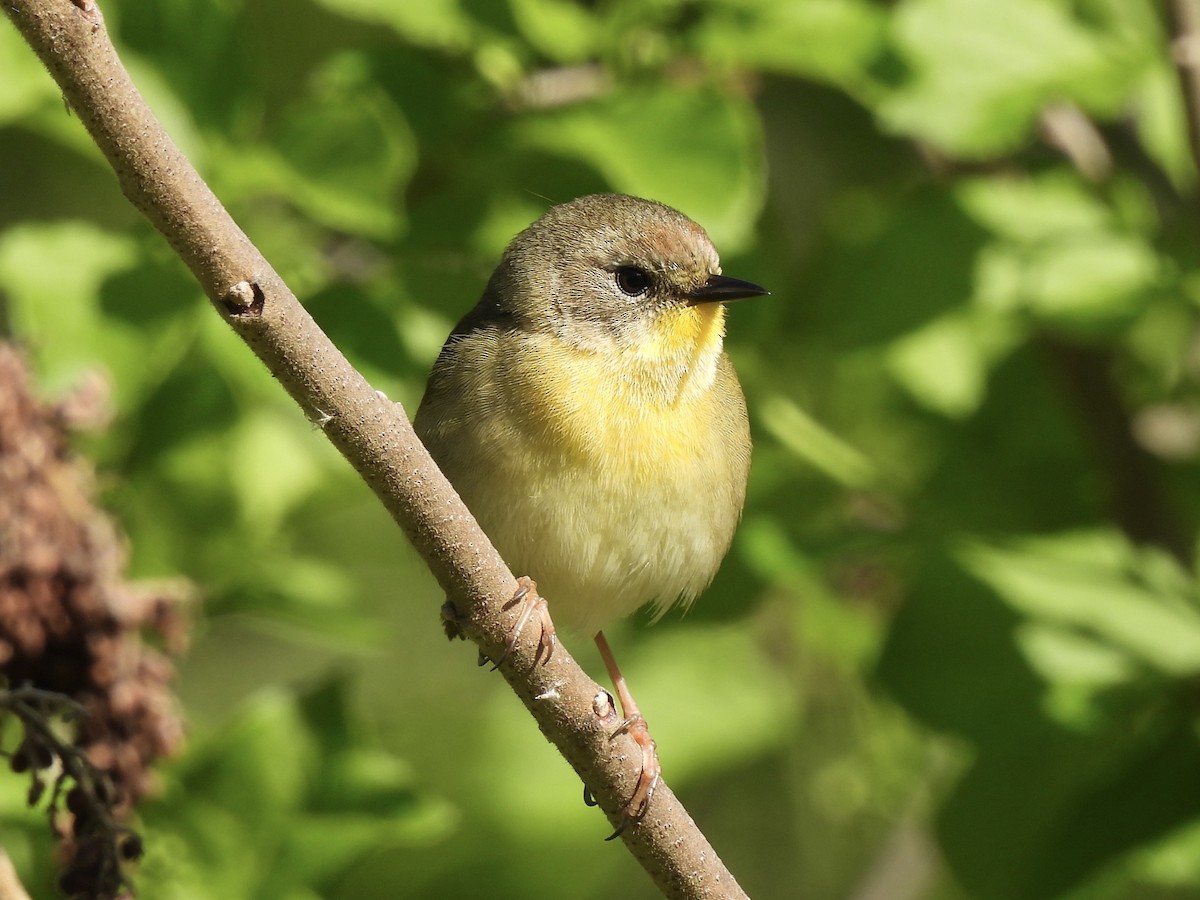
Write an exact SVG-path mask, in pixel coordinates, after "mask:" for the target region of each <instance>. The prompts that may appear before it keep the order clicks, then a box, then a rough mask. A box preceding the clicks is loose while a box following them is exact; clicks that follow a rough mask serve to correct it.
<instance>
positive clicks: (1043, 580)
mask: <svg viewBox="0 0 1200 900" xmlns="http://www.w3.org/2000/svg"><path fill="white" fill-rule="evenodd" d="M962 559H963V561H964V564H965V565H966V567H967V569H968V570H969V571H971V572H972V573H974V574H975V575H976V576H977V577H979V578H981V579H982V580H983V581H985V582H986V583H987V584H989V585H990V586H991V587H992V588H993V589H994V590H995V591H996V593H997V595H998V597H1000V598H1001V599H1002V600H1003V601H1004V602H1005V603H1007V604H1009V605H1010V606H1012V608H1013V609H1014V610H1017V611H1018V612H1020V613H1023V614H1024V615H1028V616H1031V617H1036V618H1038V619H1041V620H1045V621H1048V622H1052V623H1055V624H1058V625H1060V626H1068V627H1071V628H1074V629H1077V630H1079V631H1080V632H1081V633H1083V634H1087V635H1092V636H1094V637H1095V638H1097V639H1099V640H1101V641H1103V642H1104V643H1106V644H1108V645H1109V646H1111V647H1115V648H1121V649H1124V650H1125V651H1127V652H1128V653H1130V654H1131V655H1132V656H1133V657H1135V658H1136V659H1139V660H1141V661H1142V662H1143V663H1144V664H1146V665H1149V666H1152V667H1153V668H1155V669H1157V670H1158V671H1160V672H1162V673H1163V674H1166V675H1172V676H1176V677H1183V676H1188V675H1194V674H1196V673H1198V672H1200V597H1198V596H1197V594H1196V591H1195V589H1194V588H1193V589H1192V591H1191V592H1190V596H1188V597H1186V598H1179V597H1178V596H1176V595H1173V594H1171V593H1167V594H1164V593H1162V592H1161V591H1159V590H1152V589H1150V588H1149V587H1148V586H1146V585H1145V584H1143V582H1142V579H1141V578H1140V577H1139V576H1138V569H1139V568H1140V567H1141V561H1140V560H1139V557H1138V555H1137V553H1136V552H1134V551H1133V550H1132V548H1130V546H1129V545H1128V544H1127V543H1126V541H1125V540H1124V538H1122V537H1121V536H1119V535H1117V534H1114V533H1111V532H1085V533H1080V534H1068V535H1062V536H1056V537H1053V538H1040V539H1028V540H1024V541H1020V542H1014V543H1012V544H1010V545H1008V546H998V547H997V546H988V545H984V544H973V545H969V546H967V547H966V548H965V549H964V550H963V553H962Z"/></svg>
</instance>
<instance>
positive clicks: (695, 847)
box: [4, 0, 745, 898]
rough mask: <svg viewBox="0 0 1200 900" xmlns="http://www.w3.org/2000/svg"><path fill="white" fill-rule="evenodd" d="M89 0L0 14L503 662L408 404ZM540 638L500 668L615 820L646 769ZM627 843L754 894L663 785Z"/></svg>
mask: <svg viewBox="0 0 1200 900" xmlns="http://www.w3.org/2000/svg"><path fill="white" fill-rule="evenodd" d="M88 3H89V6H90V10H91V11H90V12H89V13H88V14H85V13H84V12H82V11H81V10H80V9H79V8H77V6H76V5H73V3H72V2H70V0H7V2H6V3H5V4H4V12H5V14H6V15H7V16H8V17H9V18H10V19H11V20H12V21H13V23H14V24H15V25H16V26H17V28H18V30H19V31H20V32H21V33H22V34H23V35H24V37H25V39H26V40H27V41H28V42H29V44H30V45H31V46H32V47H33V49H34V52H35V53H37V55H38V56H39V57H40V58H41V60H42V62H43V63H44V64H45V66H46V67H47V69H49V71H50V73H51V74H52V75H53V77H54V79H55V81H56V82H57V83H58V85H59V87H60V89H61V90H62V92H63V95H64V96H65V97H66V99H67V102H68V104H69V105H70V107H71V109H72V111H74V112H75V113H76V114H77V115H78V116H79V119H80V121H81V122H82V123H83V124H84V126H85V127H86V128H87V130H88V131H89V133H90V134H91V136H92V138H93V140H95V142H96V144H97V146H98V147H99V148H100V150H101V152H102V153H103V154H104V155H105V157H106V158H107V159H108V161H109V164H110V165H111V166H112V167H113V170H114V171H115V172H116V174H117V178H118V180H119V182H120V184H121V189H122V191H123V192H124V193H125V196H126V197H128V198H129V200H130V201H131V202H132V203H133V204H134V205H135V206H136V207H137V208H138V209H140V210H141V211H142V212H143V213H144V214H145V215H146V217H147V218H148V219H149V220H150V222H151V223H152V224H153V225H154V226H155V227H156V228H157V229H158V230H159V231H160V232H162V234H163V235H164V236H165V237H166V238H167V240H168V241H169V242H170V244H171V246H172V247H173V248H174V249H175V251H176V252H177V253H178V254H179V256H180V258H181V259H182V260H183V261H184V263H185V264H186V265H187V266H188V268H189V269H191V271H192V273H193V275H195V277H196V279H197V281H199V282H200V285H201V286H202V288H203V289H204V291H205V293H206V294H207V295H208V297H209V299H210V300H211V301H212V303H213V305H214V306H215V307H216V309H217V311H218V312H219V313H220V314H221V316H222V318H223V319H224V320H225V321H226V322H228V323H229V325H230V326H231V327H232V328H233V329H234V331H235V332H237V334H238V335H240V336H241V337H242V338H243V340H245V341H246V343H247V344H248V345H249V346H250V347H251V349H252V350H253V351H254V352H255V353H256V354H257V355H258V357H259V358H260V359H261V360H262V361H263V362H264V363H265V364H266V366H267V368H268V369H270V371H271V372H272V374H274V375H275V377H276V378H277V379H279V381H280V383H281V384H282V385H283V387H284V388H285V389H286V390H287V391H288V393H289V394H290V395H291V396H292V398H293V399H294V400H295V401H296V402H297V403H298V404H299V405H300V407H301V409H303V410H304V411H305V413H306V414H307V415H308V416H309V417H310V418H311V419H313V420H314V421H318V422H319V423H320V425H321V430H322V431H323V432H324V433H325V435H326V437H328V438H329V440H330V441H331V442H332V443H333V444H334V446H336V447H337V448H338V450H339V451H340V452H341V453H342V455H343V456H345V457H346V459H347V460H348V461H349V462H350V463H351V465H353V466H354V468H355V469H356V470H357V471H358V472H359V474H360V475H361V476H362V477H363V479H364V480H365V481H366V482H367V484H368V485H369V486H370V487H371V489H372V490H374V491H375V493H376V495H377V496H378V497H379V499H380V500H381V501H382V502H383V503H384V505H385V506H386V507H387V509H388V510H389V512H391V514H392V516H393V518H395V520H396V521H397V523H399V525H400V526H401V528H403V529H404V532H405V533H406V534H407V535H408V537H409V539H410V540H411V541H412V542H413V544H414V545H415V546H416V548H417V550H418V552H420V553H421V555H422V557H423V558H424V559H425V561H426V563H427V564H428V565H429V567H430V569H431V571H432V572H433V574H434V575H435V577H436V578H437V579H438V581H439V582H440V584H441V585H442V587H443V589H444V590H445V591H446V593H447V595H448V596H449V597H450V599H451V600H452V601H453V602H454V605H455V608H456V609H457V611H458V613H459V615H460V620H459V624H460V625H461V626H462V628H463V630H464V631H465V633H466V636H467V637H469V638H470V639H471V640H472V641H474V642H475V643H476V644H478V645H479V647H480V649H481V651H482V652H483V653H484V654H485V655H486V656H488V657H489V658H491V659H499V658H501V654H502V653H503V652H504V648H505V645H506V643H507V640H508V636H509V628H510V627H511V625H512V616H511V614H510V613H507V612H505V611H504V609H503V606H504V604H505V602H506V601H507V600H508V599H509V598H510V597H512V595H513V593H514V591H515V590H516V580H515V579H514V578H513V575H512V573H511V572H509V570H508V568H507V567H506V566H505V565H504V563H503V561H502V560H501V559H500V557H499V556H498V555H497V553H496V551H495V549H494V548H493V547H492V546H491V544H490V542H489V541H488V540H487V538H486V537H485V536H484V534H483V532H482V531H480V529H479V526H478V525H476V523H475V521H474V519H473V518H472V517H471V515H470V513H468V512H467V509H466V507H465V506H464V505H463V504H462V501H461V500H459V498H458V496H457V494H455V493H454V491H453V489H452V488H451V487H450V485H449V483H448V482H447V481H446V479H445V478H444V477H443V476H442V474H441V473H440V472H439V471H438V470H437V468H436V466H435V465H434V464H433V461H432V460H431V459H430V457H429V454H428V453H427V452H426V451H425V449H424V447H422V446H421V444H420V442H419V441H418V440H417V438H416V435H415V434H414V433H413V431H412V427H411V426H410V425H409V423H408V418H407V416H405V414H404V411H403V410H402V409H401V408H400V407H399V406H398V405H397V404H394V403H390V402H388V401H386V400H385V399H383V398H381V397H380V396H378V395H377V394H376V393H375V391H374V390H373V389H372V388H371V386H370V385H369V384H368V383H367V382H366V381H365V380H364V379H363V378H362V376H361V375H359V373H358V372H356V371H355V370H354V369H353V368H352V367H351V366H350V364H349V363H348V362H346V360H345V358H344V357H343V356H342V355H341V354H340V353H339V352H338V351H337V349H336V348H335V347H334V346H333V344H332V343H331V342H330V341H329V339H328V338H327V337H326V336H325V334H324V333H322V332H321V330H320V329H319V328H318V327H317V325H316V323H315V322H314V321H313V320H312V317H311V316H309V314H308V313H307V312H306V311H305V309H304V308H303V306H301V305H300V303H299V302H298V301H297V300H296V298H295V296H294V295H293V294H292V293H291V291H290V290H288V288H287V286H286V285H285V284H284V283H283V281H282V279H281V278H280V277H279V275H278V274H277V273H276V272H275V271H274V270H273V269H272V268H271V266H270V265H269V264H268V262H267V261H266V259H265V258H263V256H262V255H261V254H260V253H259V252H258V250H257V249H256V248H255V247H254V245H253V244H252V243H251V242H250V240H249V239H248V238H247V237H246V235H245V234H243V233H242V231H241V230H240V229H239V228H238V226H237V225H236V224H235V223H234V222H233V220H232V219H231V218H230V217H229V215H228V213H227V212H226V211H225V209H224V208H223V207H222V206H221V204H220V202H219V201H218V200H217V199H216V197H215V196H214V195H213V194H212V192H211V191H210V190H209V188H208V186H207V185H206V184H205V183H204V181H203V180H202V179H201V178H200V176H199V175H198V174H197V173H196V171H195V170H194V169H193V168H192V166H191V165H190V164H189V163H188V161H187V159H186V158H185V157H184V156H183V154H182V153H181V152H180V151H179V149H178V148H177V147H176V146H175V144H174V143H173V142H172V141H171V139H170V138H169V137H168V136H167V135H166V133H165V132H164V131H163V129H162V126H161V125H160V124H159V123H158V121H157V120H156V119H155V117H154V115H153V114H152V113H151V112H150V110H149V108H148V107H147V106H146V104H145V102H144V100H143V99H142V97H141V95H140V94H139V93H138V91H137V89H136V88H135V87H134V85H133V83H132V81H131V80H130V78H129V75H128V73H127V72H126V71H125V69H124V67H123V66H122V65H121V63H120V60H119V59H118V58H117V55H116V51H115V50H114V49H113V47H112V44H111V43H110V41H109V39H108V35H107V33H106V30H105V28H104V25H103V22H102V20H101V19H100V17H99V15H98V12H97V11H96V10H95V6H94V4H91V3H90V0H88ZM93 13H95V14H93ZM529 574H531V575H533V576H535V577H536V575H537V573H536V572H532V573H529ZM433 622H434V618H433V615H432V611H431V615H430V623H431V625H432V624H433ZM537 637H538V636H537V635H535V634H527V635H524V636H523V639H522V640H521V641H520V642H519V643H518V646H517V647H516V648H515V649H514V650H513V652H512V653H510V654H509V655H508V657H507V658H506V659H505V662H504V664H503V665H502V666H500V672H501V674H502V675H503V676H504V678H505V679H506V680H507V681H508V683H509V684H510V685H511V686H512V688H513V690H514V691H515V692H516V694H517V696H518V697H519V698H520V699H521V700H522V702H523V703H524V704H525V706H526V707H527V708H528V709H529V710H530V712H531V713H532V714H533V716H534V718H535V719H537V722H538V725H539V727H540V728H541V730H542V732H543V734H545V735H546V737H547V738H548V739H549V740H550V741H551V742H552V743H553V744H554V745H555V746H556V747H557V748H558V750H559V751H560V752H561V753H562V754H563V756H564V757H566V759H567V760H568V762H570V763H571V765H572V766H573V767H574V769H575V771H576V772H578V773H579V775H580V777H581V778H582V779H583V781H584V783H585V785H586V786H587V788H588V790H589V792H590V793H591V794H592V796H594V797H595V798H596V800H597V801H598V802H599V805H600V807H601V808H602V809H603V810H604V812H605V814H606V815H607V816H608V818H609V821H610V822H611V823H612V824H613V825H614V826H615V825H616V824H617V823H619V822H620V821H621V815H622V811H623V810H624V807H625V804H626V802H627V801H628V799H629V796H630V794H631V792H632V790H633V787H634V783H635V781H636V779H637V775H638V772H637V768H636V762H635V761H636V760H638V759H640V758H641V756H640V752H639V751H638V750H637V748H636V746H635V745H634V743H633V740H632V738H629V737H628V736H627V735H621V736H619V737H618V738H616V739H614V740H610V734H611V732H612V730H613V728H614V727H615V726H616V724H618V723H616V722H615V721H613V720H615V714H614V715H611V716H607V717H602V716H601V715H600V714H599V712H598V711H600V710H606V711H607V712H608V713H611V712H612V710H611V704H594V700H595V699H596V697H597V695H598V694H599V692H600V690H601V689H600V687H599V686H598V685H597V684H596V683H595V682H594V681H592V679H590V678H589V677H588V676H587V675H586V674H585V673H584V672H583V670H582V669H580V668H579V666H578V665H577V664H576V663H575V661H574V660H573V659H572V658H571V656H570V654H569V653H567V652H566V650H565V648H562V647H559V649H558V650H557V651H556V652H555V653H554V655H553V656H552V657H551V658H550V659H549V660H544V659H543V660H541V661H540V663H539V662H538V661H537V660H536V656H535V654H536V650H537V643H538V641H537ZM514 774H516V773H514ZM527 777H530V778H535V777H536V775H534V774H529V775H528V776H527ZM621 837H622V840H623V841H624V842H625V843H626V845H627V846H628V847H629V848H630V851H631V852H632V853H633V854H634V856H635V857H636V858H637V860H638V861H639V863H640V864H641V865H642V867H643V868H644V869H645V870H646V871H647V872H648V873H649V875H650V876H651V878H653V879H654V881H655V883H656V884H657V885H658V887H659V889H660V890H661V891H662V892H663V893H664V894H666V895H667V896H669V897H679V898H701V897H707V898H713V897H721V898H737V897H744V896H745V895H744V893H743V892H742V890H741V888H739V887H738V885H737V882H736V881H735V880H734V878H733V876H732V875H731V874H730V872H729V870H728V869H727V868H726V867H725V865H724V864H723V863H722V862H721V860H720V858H719V857H718V856H717V855H716V853H715V852H714V851H713V849H712V847H711V846H710V845H709V844H708V842H707V840H706V839H705V838H704V836H703V835H702V834H701V833H700V830H699V829H698V828H697V827H696V825H695V824H694V823H693V822H692V820H691V818H690V817H689V816H688V814H687V811H686V810H684V808H683V807H682V805H681V804H680V803H679V802H678V800H677V799H676V798H675V797H674V795H673V794H672V793H671V791H670V790H669V789H668V788H667V787H666V785H665V784H664V785H660V786H659V788H658V790H657V791H656V793H655V795H654V803H653V804H652V805H651V808H650V811H649V814H648V815H647V816H646V818H645V819H644V820H643V821H642V822H641V823H640V824H639V825H638V826H637V827H635V828H628V829H626V830H625V831H624V833H623V834H622V836H621ZM597 852H602V851H601V850H600V848H599V847H598V848H597Z"/></svg>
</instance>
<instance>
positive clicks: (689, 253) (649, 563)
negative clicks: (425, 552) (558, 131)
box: [414, 193, 769, 837]
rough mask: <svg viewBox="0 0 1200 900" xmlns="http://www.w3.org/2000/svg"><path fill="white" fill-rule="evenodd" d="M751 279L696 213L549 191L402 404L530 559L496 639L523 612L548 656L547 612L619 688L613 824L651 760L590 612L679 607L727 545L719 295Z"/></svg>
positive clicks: (495, 527)
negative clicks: (626, 747)
mask: <svg viewBox="0 0 1200 900" xmlns="http://www.w3.org/2000/svg"><path fill="white" fill-rule="evenodd" d="M767 293H769V292H768V291H767V290H766V289H764V288H762V287H759V286H758V285H757V284H754V283H752V282H749V281H742V280H740V279H737V278H733V277H730V276H727V275H725V274H723V273H722V271H721V265H720V259H719V257H718V255H717V251H716V249H715V248H714V246H713V243H712V241H711V240H710V239H709V237H708V235H707V234H706V232H705V231H704V229H703V228H702V227H701V226H700V225H698V224H697V223H695V222H694V221H692V220H691V219H690V218H688V217H687V216H685V215H684V214H683V213H681V212H678V211H677V210H675V209H673V208H671V207H669V206H666V205H664V204H662V203H658V202H656V201H652V200H644V199H641V198H637V197H631V196H626V195H623V194H614V193H607V194H592V195H588V196H585V197H580V198H578V199H575V200H572V201H569V202H566V203H562V204H559V205H556V206H553V207H551V208H550V209H549V210H548V211H546V212H545V213H544V214H543V215H542V216H541V217H540V218H539V219H537V220H536V221H535V222H533V224H531V225H530V226H529V227H527V228H526V229H525V230H523V231H522V232H520V233H519V234H518V235H517V236H516V237H515V238H513V240H512V242H511V243H510V244H509V245H508V247H507V249H506V250H505V251H504V253H503V255H502V257H501V259H500V262H499V264H498V265H497V267H496V269H495V271H494V272H493V274H492V276H491V278H490V279H489V281H488V283H487V286H486V288H485V289H484V291H483V295H482V297H481V298H480V300H479V302H478V303H477V304H476V305H475V306H474V308H472V309H471V310H470V311H469V312H468V313H467V314H466V315H465V316H464V317H463V318H462V319H461V321H459V323H458V324H457V326H456V327H455V328H454V329H453V331H452V332H451V333H450V335H449V337H448V338H447V339H446V342H445V344H444V345H443V347H442V349H441V352H440V353H439V355H438V357H437V359H436V361H435V362H434V364H433V368H432V371H431V373H430V376H429V380H428V383H427V385H426V390H425V394H424V397H423V399H422V401H421V404H420V406H419V407H418V410H417V414H416V417H415V419H414V427H415V430H416V432H417V435H418V437H419V438H420V439H421V441H422V443H423V444H424V445H425V447H426V448H427V449H428V450H429V453H430V454H431V455H432V457H433V459H434V461H435V462H436V463H437V465H438V467H439V468H440V469H441V470H442V472H443V474H445V475H446V477H447V478H448V479H449V481H450V483H451V484H452V485H453V487H454V488H455V490H456V492H457V493H458V494H459V496H460V497H461V499H462V500H463V502H464V503H465V504H466V506H467V508H468V509H469V510H470V512H471V514H472V515H473V516H474V517H475V519H476V520H477V521H478V523H479V525H480V526H481V527H482V529H483V530H484V532H485V533H486V534H487V535H488V537H489V538H490V539H491V541H492V542H493V544H494V545H495V547H496V549H497V550H498V551H499V553H500V555H501V557H502V558H503V559H504V560H505V562H506V563H507V564H508V565H509V568H510V569H511V570H512V571H514V572H520V573H526V576H525V577H522V578H521V579H520V580H519V582H518V584H519V585H520V588H519V590H518V592H517V595H516V596H515V597H514V598H513V604H516V603H518V602H519V603H520V604H521V605H522V613H521V615H520V617H519V619H518V622H517V625H516V626H514V633H513V638H512V643H511V644H510V649H511V647H512V646H515V642H516V638H517V635H518V634H519V632H520V630H521V629H522V628H523V627H525V624H526V622H527V620H528V619H529V618H530V616H531V615H533V614H535V613H536V614H538V615H539V617H540V619H541V622H542V629H543V633H542V644H540V645H539V651H541V649H542V648H543V646H544V648H545V651H546V656H547V658H548V657H549V654H550V653H551V652H552V651H553V647H554V640H555V635H556V631H555V628H556V626H562V627H563V628H564V629H565V630H566V631H568V632H570V633H573V634H577V635H580V636H584V637H588V638H593V639H594V640H595V643H596V646H597V648H598V650H599V652H600V656H601V658H602V659H603V661H604V664H605V667H606V669H607V670H608V673H609V676H610V678H611V680H612V682H613V686H614V689H615V690H616V693H617V698H618V700H619V702H620V704H621V711H622V717H623V721H622V723H621V725H620V727H619V728H618V729H617V730H616V732H614V734H616V733H628V734H629V735H630V736H631V737H632V738H633V739H634V740H635V741H636V742H637V745H638V747H639V748H640V750H641V754H642V760H641V769H640V771H639V773H638V779H637V782H636V786H635V789H634V791H633V794H632V796H631V797H630V800H629V802H628V804H627V806H626V808H625V811H624V816H623V818H622V821H621V825H620V826H619V827H618V829H617V832H616V833H615V834H614V835H612V837H615V836H616V834H619V833H620V832H621V831H622V830H623V829H624V828H625V827H626V825H627V824H628V823H630V822H638V821H640V820H641V819H642V818H643V817H644V816H645V814H646V811H647V809H648V808H649V805H650V800H651V797H652V796H653V793H654V789H655V787H656V786H657V784H658V781H659V777H660V773H661V766H660V764H659V761H658V755H657V750H656V746H655V743H654V741H653V739H652V738H651V737H650V734H649V729H648V726H647V725H646V720H645V718H644V717H643V716H642V713H641V711H640V709H639V708H638V705H637V703H636V702H635V701H634V698H633V695H632V692H631V691H630V690H629V687H628V685H627V683H626V681H625V679H624V677H623V676H622V674H621V670H620V668H619V667H618V666H617V663H616V660H615V658H614V656H613V654H612V651H611V648H610V647H609V645H608V641H607V639H606V638H605V637H604V629H605V628H606V627H607V626H608V625H610V624H611V623H612V622H614V621H616V620H618V619H620V618H622V617H624V616H627V615H629V614H631V613H633V612H635V611H636V610H638V609H639V608H641V607H643V606H645V605H647V604H650V605H652V608H653V611H654V615H655V618H657V617H660V616H661V615H662V614H663V613H664V612H665V611H666V610H667V609H669V608H670V607H672V606H673V605H675V604H677V603H679V604H683V605H684V606H685V607H686V606H687V605H690V604H691V602H692V601H693V600H694V599H695V598H696V597H697V596H698V595H699V594H700V593H701V592H702V591H703V590H704V589H705V588H706V587H708V585H709V584H710V582H711V581H712V579H713V577H714V576H715V575H716V572H717V569H718V567H719V566H720V564H721V561H722V559H723V558H724V557H725V555H726V552H727V551H728V549H729V547H730V545H731V543H732V540H733V535H734V531H735V529H736V527H737V523H738V521H739V519H740V517H741V513H742V507H743V505H744V502H745V497H746V484H747V479H748V475H749V469H750V429H749V419H748V416H747V410H746V401H745V398H744V395H743V393H742V388H741V385H740V383H739V381H738V377H737V374H736V372H735V371H734V368H733V365H732V363H731V362H730V360H729V357H728V356H727V355H726V353H725V350H724V336H725V305H726V304H727V303H729V302H731V301H735V300H741V299H745V298H751V297H758V296H763V295H765V294H767ZM533 579H536V580H533ZM543 598H545V599H543ZM547 611H548V614H547Z"/></svg>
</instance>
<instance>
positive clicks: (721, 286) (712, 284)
mask: <svg viewBox="0 0 1200 900" xmlns="http://www.w3.org/2000/svg"><path fill="white" fill-rule="evenodd" d="M769 293H771V292H770V291H768V290H767V289H766V288H763V287H759V286H758V285H757V284H754V283H753V282H750V281H742V280H741V279H740V278H730V277H729V276H728V275H709V276H708V281H706V282H705V283H704V284H702V285H701V286H700V287H698V288H696V289H695V290H694V291H692V292H691V293H690V294H688V297H687V298H688V302H689V303H691V304H692V305H693V306H694V305H695V304H697V303H728V302H729V301H730V300H745V299H746V298H747V297H762V296H765V295H767V294H769Z"/></svg>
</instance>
